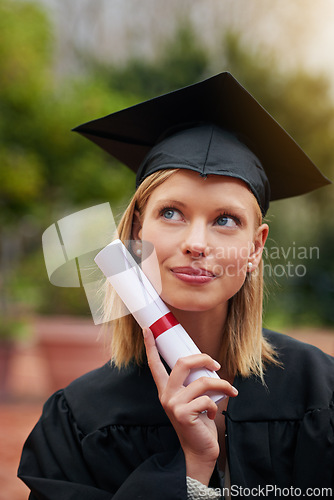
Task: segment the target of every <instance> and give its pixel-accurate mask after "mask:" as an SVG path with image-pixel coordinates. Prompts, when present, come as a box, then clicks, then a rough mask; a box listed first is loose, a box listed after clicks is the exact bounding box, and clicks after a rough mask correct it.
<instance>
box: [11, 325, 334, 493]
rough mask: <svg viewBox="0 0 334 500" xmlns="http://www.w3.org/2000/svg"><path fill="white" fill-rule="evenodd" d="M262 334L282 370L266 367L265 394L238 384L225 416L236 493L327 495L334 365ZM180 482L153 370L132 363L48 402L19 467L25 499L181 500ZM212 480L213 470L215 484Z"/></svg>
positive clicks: (181, 467) (333, 473)
mask: <svg viewBox="0 0 334 500" xmlns="http://www.w3.org/2000/svg"><path fill="white" fill-rule="evenodd" d="M265 335H266V336H267V337H268V338H269V340H270V341H271V343H272V344H273V345H274V346H276V349H277V351H278V353H279V356H280V360H281V361H282V363H283V364H284V368H281V367H278V366H274V365H270V366H269V367H268V368H267V370H266V375H265V381H266V386H264V385H263V384H262V383H261V382H260V381H259V380H257V379H256V378H255V377H251V378H248V379H243V378H241V377H237V378H236V380H235V382H234V385H235V386H236V387H237V389H238V390H239V395H238V396H237V397H236V398H234V399H232V398H231V399H230V401H229V404H228V408H227V412H226V429H227V438H226V439H227V443H226V444H227V453H228V462H229V468H230V477H231V484H232V487H231V488H232V494H234V495H235V496H238V497H239V498H242V497H243V494H244V497H245V498H253V497H254V498H255V497H257V498H258V497H259V496H264V495H263V492H264V490H260V488H263V487H266V488H267V490H266V493H267V497H269V498H270V497H273V498H275V497H276V498H277V496H278V489H277V488H281V495H282V494H284V493H285V495H284V496H287V490H286V488H291V487H294V488H300V489H301V491H305V490H306V488H316V487H318V488H323V487H328V488H333V490H332V493H333V492H334V400H333V391H334V359H333V358H331V357H330V356H328V355H326V354H324V353H323V352H321V351H320V350H319V349H317V348H315V347H313V346H309V345H307V344H303V343H301V342H298V341H296V340H293V339H291V338H289V337H287V336H285V335H281V334H276V333H273V332H268V331H265ZM185 476H186V473H185V463H184V456H183V453H182V449H181V448H180V445H179V442H178V439H177V436H176V434H175V432H174V430H173V427H172V426H171V424H170V422H169V420H168V418H167V416H166V415H165V413H164V411H163V409H162V407H161V405H160V403H159V400H158V398H157V391H156V388H155V385H154V382H153V379H152V377H151V374H150V372H149V369H148V367H147V366H144V367H141V368H139V367H138V366H136V365H134V364H133V365H131V366H129V367H128V368H126V369H123V370H118V369H116V368H114V367H111V366H110V365H109V364H108V365H105V366H103V367H102V368H100V369H97V370H95V371H93V372H91V373H89V374H87V375H84V376H83V377H81V378H79V379H78V380H76V381H74V382H72V383H71V384H70V385H69V386H68V387H67V388H66V389H64V390H60V391H58V392H57V393H55V394H54V395H53V396H51V398H50V399H49V400H48V401H47V402H46V404H45V406H44V410H43V414H42V416H41V418H40V420H39V422H38V423H37V425H36V427H35V428H34V429H33V431H32V433H31V434H30V436H29V437H28V439H27V441H26V444H25V446H24V449H23V453H22V458H21V463H20V467H19V477H20V478H21V479H22V480H23V481H24V482H25V483H26V484H27V485H28V487H29V488H30V489H31V491H32V493H31V496H30V499H31V500H59V499H61V500H111V499H113V500H130V499H131V500H132V499H145V500H167V499H168V500H186V498H187V493H186V477H185ZM217 481H218V473H217V471H215V472H214V474H213V477H212V483H211V485H212V486H216V487H217V486H219V483H218V482H217ZM243 488H246V489H243ZM247 488H255V490H253V492H251V491H250V490H247ZM274 488H275V489H274ZM283 488H285V490H283ZM295 491H297V494H298V493H299V490H295ZM250 493H253V494H250ZM308 493H310V491H308ZM316 494H318V490H316ZM318 497H319V495H318Z"/></svg>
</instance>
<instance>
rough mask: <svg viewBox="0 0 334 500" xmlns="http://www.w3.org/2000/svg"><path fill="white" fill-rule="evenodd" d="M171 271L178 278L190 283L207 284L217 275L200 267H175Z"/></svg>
mask: <svg viewBox="0 0 334 500" xmlns="http://www.w3.org/2000/svg"><path fill="white" fill-rule="evenodd" d="M171 271H172V273H173V274H174V275H175V277H176V278H178V279H180V280H181V281H185V282H186V283H190V284H200V285H201V284H206V283H209V282H210V281H212V280H213V279H215V277H216V276H215V275H214V274H213V273H212V272H211V271H208V270H207V269H202V268H199V267H174V268H172V269H171Z"/></svg>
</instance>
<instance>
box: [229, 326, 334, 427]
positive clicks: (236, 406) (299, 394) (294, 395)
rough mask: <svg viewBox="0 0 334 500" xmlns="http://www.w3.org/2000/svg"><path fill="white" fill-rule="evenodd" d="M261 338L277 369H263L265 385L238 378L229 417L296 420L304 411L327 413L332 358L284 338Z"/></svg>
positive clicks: (333, 385) (333, 387)
mask: <svg viewBox="0 0 334 500" xmlns="http://www.w3.org/2000/svg"><path fill="white" fill-rule="evenodd" d="M263 334H264V336H265V338H266V339H267V340H268V341H269V342H270V344H271V345H272V346H273V347H274V348H275V350H276V353H277V358H278V361H279V362H280V365H275V364H269V365H267V367H266V370H265V375H264V382H265V384H263V383H262V382H261V381H260V380H259V379H258V378H257V377H249V378H247V379H240V378H238V385H237V388H238V389H239V396H238V398H236V401H234V400H232V404H231V411H232V415H233V417H235V418H236V419H242V420H299V419H302V418H303V416H304V415H305V413H306V412H308V411H312V410H320V409H328V408H329V407H330V406H331V405H332V404H333V403H332V400H333V394H334V358H332V357H331V356H329V355H327V354H325V353H324V352H322V351H321V350H320V349H318V348H316V347H314V346H312V345H309V344H306V343H303V342H300V341H298V340H295V339H293V338H291V337H289V336H287V335H284V334H280V333H277V332H272V331H269V330H264V331H263Z"/></svg>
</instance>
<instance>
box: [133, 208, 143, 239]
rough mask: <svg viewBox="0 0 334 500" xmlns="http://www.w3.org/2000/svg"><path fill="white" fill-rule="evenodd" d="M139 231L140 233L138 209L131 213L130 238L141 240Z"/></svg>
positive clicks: (140, 225)
mask: <svg viewBox="0 0 334 500" xmlns="http://www.w3.org/2000/svg"><path fill="white" fill-rule="evenodd" d="M141 233H142V224H141V217H140V214H139V211H138V210H135V211H134V213H133V221H132V232H131V239H132V240H141Z"/></svg>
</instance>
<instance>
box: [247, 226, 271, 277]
mask: <svg viewBox="0 0 334 500" xmlns="http://www.w3.org/2000/svg"><path fill="white" fill-rule="evenodd" d="M268 234H269V226H268V224H261V226H259V227H258V228H257V230H256V232H255V235H254V240H253V245H252V251H251V253H250V255H249V259H248V261H249V262H251V263H252V271H253V270H254V269H256V268H257V267H258V265H259V264H260V261H261V257H262V253H263V249H264V245H265V243H266V240H267V237H268Z"/></svg>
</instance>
